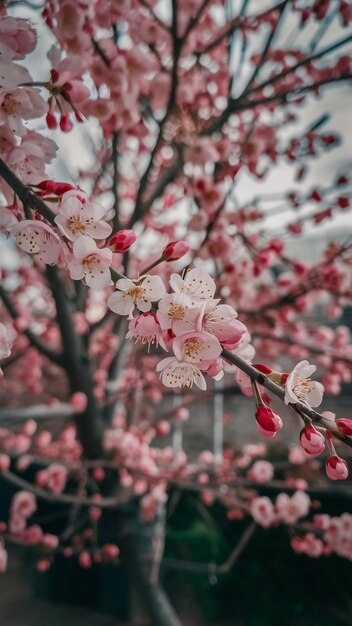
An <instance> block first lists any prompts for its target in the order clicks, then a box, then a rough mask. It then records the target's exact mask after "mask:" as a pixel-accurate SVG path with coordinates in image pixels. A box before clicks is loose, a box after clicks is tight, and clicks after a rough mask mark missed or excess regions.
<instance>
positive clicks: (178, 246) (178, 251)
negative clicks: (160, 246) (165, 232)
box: [161, 240, 189, 263]
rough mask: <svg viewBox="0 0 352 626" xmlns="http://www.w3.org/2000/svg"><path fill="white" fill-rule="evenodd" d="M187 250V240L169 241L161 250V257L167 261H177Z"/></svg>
mask: <svg viewBox="0 0 352 626" xmlns="http://www.w3.org/2000/svg"><path fill="white" fill-rule="evenodd" d="M187 252H189V245H188V243H187V241H182V240H181V241H170V243H168V244H167V246H166V247H165V248H164V250H163V252H162V255H161V256H162V257H163V258H164V260H165V261H167V262H168V263H169V262H170V261H178V259H181V258H182V257H183V256H185V254H187Z"/></svg>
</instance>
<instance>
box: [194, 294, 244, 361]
mask: <svg viewBox="0 0 352 626" xmlns="http://www.w3.org/2000/svg"><path fill="white" fill-rule="evenodd" d="M236 318H237V312H236V311H235V309H234V308H233V307H232V306H230V305H229V304H217V303H216V301H213V302H206V303H205V304H204V305H203V306H202V309H201V313H200V315H199V320H198V325H199V326H200V327H202V328H203V329H204V330H205V331H207V332H208V333H211V334H212V335H215V337H216V338H217V339H218V341H219V342H220V343H221V344H222V345H223V347H224V348H226V349H228V350H232V349H234V348H235V347H236V346H237V345H238V344H239V342H240V340H241V339H242V337H243V335H244V333H245V332H246V331H247V328H246V326H245V325H244V324H242V322H240V321H239V320H237V319H236Z"/></svg>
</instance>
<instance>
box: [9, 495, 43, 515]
mask: <svg viewBox="0 0 352 626" xmlns="http://www.w3.org/2000/svg"><path fill="white" fill-rule="evenodd" d="M36 510H37V503H36V499H35V496H34V495H33V493H30V492H29V491H24V490H22V491H17V493H15V495H14V497H13V498H12V502H11V515H20V516H22V517H24V518H27V517H30V516H31V515H33V513H34V512H35V511H36Z"/></svg>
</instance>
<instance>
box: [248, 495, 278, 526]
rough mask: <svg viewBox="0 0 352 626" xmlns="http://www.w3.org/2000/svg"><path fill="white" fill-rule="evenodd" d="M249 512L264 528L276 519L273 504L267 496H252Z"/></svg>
mask: <svg viewBox="0 0 352 626" xmlns="http://www.w3.org/2000/svg"><path fill="white" fill-rule="evenodd" d="M250 513H251V515H252V517H253V519H254V520H255V521H256V522H257V524H259V525H260V526H263V527H264V528H269V527H270V526H271V525H272V524H273V522H275V520H276V515H275V509H274V505H273V503H272V501H271V500H270V498H268V497H267V496H261V497H259V498H254V499H253V500H252V502H251V506H250Z"/></svg>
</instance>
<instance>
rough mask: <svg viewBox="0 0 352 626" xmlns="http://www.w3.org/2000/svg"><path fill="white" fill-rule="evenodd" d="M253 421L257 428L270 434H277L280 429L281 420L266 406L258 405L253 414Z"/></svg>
mask: <svg viewBox="0 0 352 626" xmlns="http://www.w3.org/2000/svg"><path fill="white" fill-rule="evenodd" d="M255 419H256V420H257V422H258V424H259V426H260V427H261V428H262V429H263V430H265V431H269V432H271V433H277V432H278V431H279V430H281V428H282V420H281V417H280V416H279V415H277V413H274V411H273V410H272V409H270V408H269V407H268V406H265V405H260V406H258V407H257V410H256V412H255Z"/></svg>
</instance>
